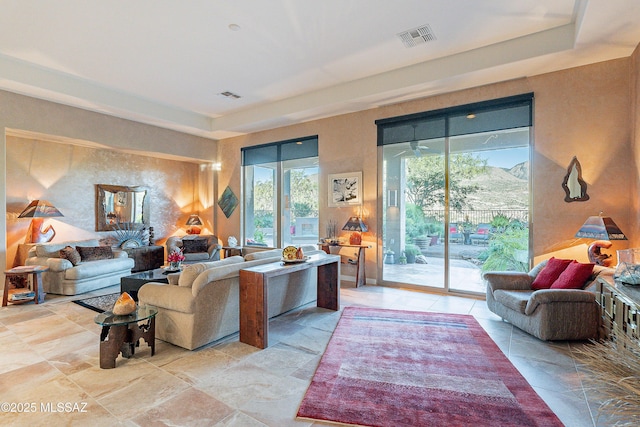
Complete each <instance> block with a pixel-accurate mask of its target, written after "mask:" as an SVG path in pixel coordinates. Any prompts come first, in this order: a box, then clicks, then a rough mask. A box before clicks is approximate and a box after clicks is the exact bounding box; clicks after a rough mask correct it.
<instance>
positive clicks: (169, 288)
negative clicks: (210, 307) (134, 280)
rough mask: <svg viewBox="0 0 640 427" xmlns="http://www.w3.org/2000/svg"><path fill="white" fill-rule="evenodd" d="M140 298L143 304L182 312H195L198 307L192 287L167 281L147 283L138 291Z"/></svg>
mask: <svg viewBox="0 0 640 427" xmlns="http://www.w3.org/2000/svg"><path fill="white" fill-rule="evenodd" d="M138 300H139V301H140V302H141V303H143V304H149V305H153V306H155V307H161V308H164V309H167V310H173V311H179V312H182V313H193V312H194V310H195V307H196V301H195V299H194V298H193V296H192V295H191V288H188V287H180V286H173V285H167V284H165V283H153V282H149V283H145V284H144V285H142V287H141V288H140V290H139V291H138Z"/></svg>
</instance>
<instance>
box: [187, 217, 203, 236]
mask: <svg viewBox="0 0 640 427" xmlns="http://www.w3.org/2000/svg"><path fill="white" fill-rule="evenodd" d="M202 224H203V223H202V219H200V217H199V216H198V215H196V214H191V215H189V219H188V220H187V223H186V225H187V227H189V228H187V234H200V233H201V232H202V228H200V226H201V225H202Z"/></svg>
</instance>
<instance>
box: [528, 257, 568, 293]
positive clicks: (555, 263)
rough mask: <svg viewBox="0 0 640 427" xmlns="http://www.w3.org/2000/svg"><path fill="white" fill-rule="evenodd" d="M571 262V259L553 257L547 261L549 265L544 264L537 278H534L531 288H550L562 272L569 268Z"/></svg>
mask: <svg viewBox="0 0 640 427" xmlns="http://www.w3.org/2000/svg"><path fill="white" fill-rule="evenodd" d="M570 263H571V260H570V259H558V258H554V257H551V258H550V259H549V261H548V262H547V265H545V266H544V268H543V269H542V270H540V272H539V273H538V275H537V276H536V278H535V279H534V280H533V283H532V284H531V289H533V290H536V291H537V290H540V289H549V288H551V285H553V282H555V281H556V280H557V279H558V277H560V275H561V274H562V272H563V271H564V270H565V269H566V268H567V266H568V265H569V264H570Z"/></svg>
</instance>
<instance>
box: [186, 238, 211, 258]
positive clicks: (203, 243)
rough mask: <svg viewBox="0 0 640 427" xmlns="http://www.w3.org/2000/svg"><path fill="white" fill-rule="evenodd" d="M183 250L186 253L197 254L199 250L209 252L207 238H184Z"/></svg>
mask: <svg viewBox="0 0 640 427" xmlns="http://www.w3.org/2000/svg"><path fill="white" fill-rule="evenodd" d="M182 252H183V253H185V254H195V253H198V252H207V239H205V238H202V237H201V238H197V239H183V240H182Z"/></svg>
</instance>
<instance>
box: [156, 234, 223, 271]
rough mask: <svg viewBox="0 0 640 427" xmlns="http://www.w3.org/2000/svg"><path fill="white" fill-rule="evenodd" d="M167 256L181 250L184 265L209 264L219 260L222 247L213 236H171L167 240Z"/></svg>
mask: <svg viewBox="0 0 640 427" xmlns="http://www.w3.org/2000/svg"><path fill="white" fill-rule="evenodd" d="M166 245H167V254H170V253H171V252H173V251H175V250H182V253H183V255H184V263H186V264H191V263H194V262H209V261H217V260H219V259H220V249H222V245H221V244H219V243H218V237H217V236H213V235H201V234H198V235H189V236H183V237H178V236H172V237H169V238H168V239H167V243H166Z"/></svg>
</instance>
